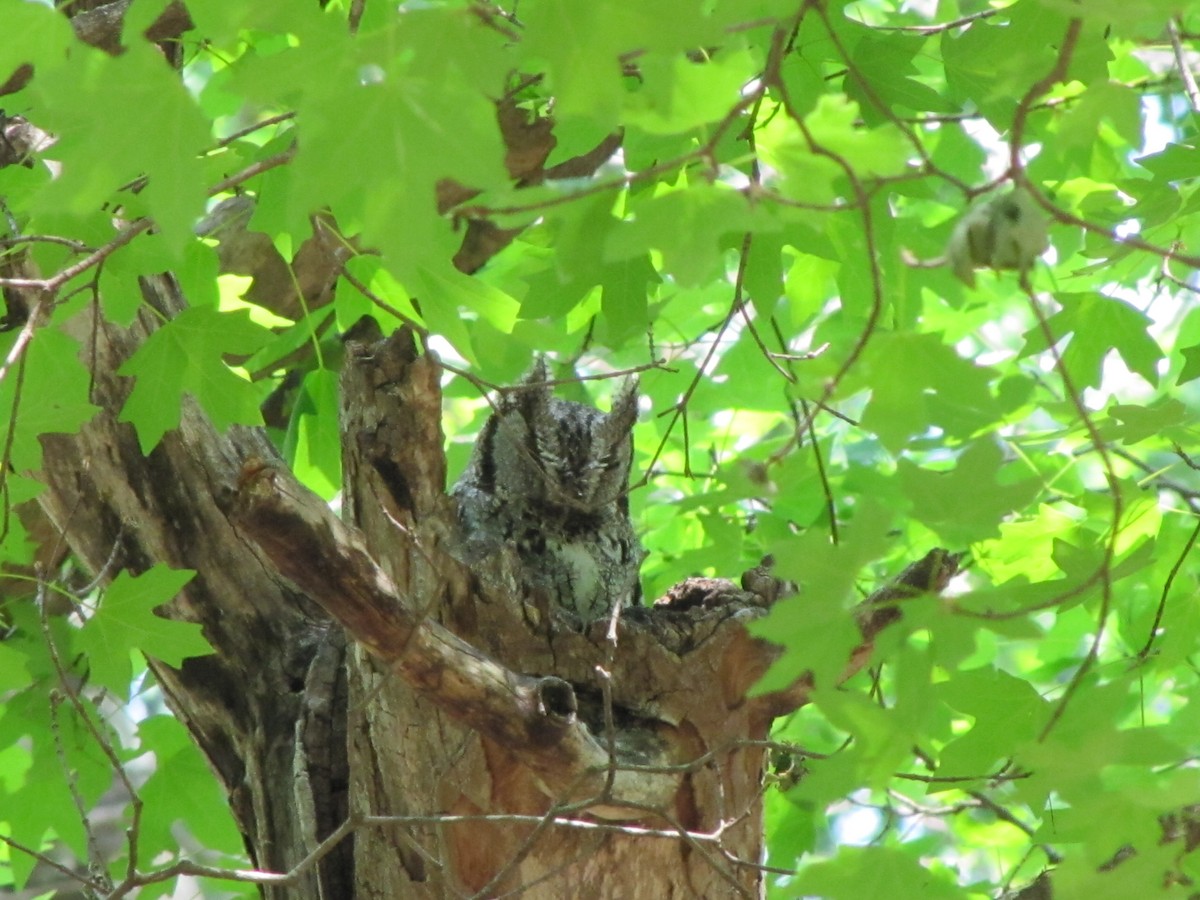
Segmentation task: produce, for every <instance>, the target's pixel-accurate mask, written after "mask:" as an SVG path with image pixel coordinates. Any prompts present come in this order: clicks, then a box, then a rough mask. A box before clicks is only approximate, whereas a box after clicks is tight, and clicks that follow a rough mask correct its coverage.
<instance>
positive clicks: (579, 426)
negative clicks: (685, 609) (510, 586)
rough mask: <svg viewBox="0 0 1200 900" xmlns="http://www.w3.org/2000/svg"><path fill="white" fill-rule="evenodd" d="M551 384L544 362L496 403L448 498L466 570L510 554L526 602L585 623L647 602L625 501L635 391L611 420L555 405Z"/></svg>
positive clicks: (625, 389)
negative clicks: (454, 508)
mask: <svg viewBox="0 0 1200 900" xmlns="http://www.w3.org/2000/svg"><path fill="white" fill-rule="evenodd" d="M546 382H547V376H546V366H545V363H544V362H543V361H541V360H538V362H537V363H536V364H535V365H534V367H533V369H532V371H530V373H529V374H528V375H526V376H525V378H524V379H522V381H521V384H520V386H519V389H517V390H514V391H511V392H508V393H506V394H505V395H504V396H502V397H501V398H500V400H499V401H498V403H497V404H496V411H495V412H494V413H492V416H491V417H490V418H489V419H488V420H487V423H486V424H485V425H484V426H483V430H482V431H481V432H480V434H479V438H478V440H477V441H476V443H475V450H474V453H473V454H472V456H471V462H470V463H469V464H468V466H467V468H466V471H464V472H463V475H462V477H461V478H460V479H459V480H458V483H457V484H456V485H455V486H454V490H453V492H452V495H453V496H454V498H455V499H456V500H457V501H458V505H459V519H460V522H461V525H462V529H463V547H464V555H465V557H466V559H467V561H468V562H470V561H472V560H479V559H482V558H485V557H486V556H488V555H490V554H492V553H495V552H496V551H498V550H500V549H501V548H503V547H511V548H512V549H513V550H515V552H516V555H517V558H518V559H519V561H520V564H521V572H520V578H521V579H522V581H523V582H524V583H523V584H522V585H521V586H520V587H521V588H522V589H523V590H524V591H525V592H526V594H527V596H528V597H529V598H530V599H532V600H535V601H537V600H543V601H548V602H549V603H550V604H552V605H554V606H556V607H558V608H561V609H563V610H565V611H567V612H568V613H569V614H570V617H571V618H573V619H577V620H578V621H580V622H582V623H587V622H590V621H593V620H595V619H599V618H603V617H605V616H607V615H608V614H609V612H610V611H611V609H612V607H613V605H614V604H615V603H620V604H621V605H627V604H630V603H634V602H637V600H639V599H640V597H641V586H640V584H639V581H638V570H639V569H640V567H641V562H642V557H643V553H642V548H641V544H640V543H639V542H638V539H637V535H636V534H634V531H633V524H632V523H631V522H630V521H629V498H628V496H627V489H628V486H629V471H630V467H631V466H632V463H633V431H632V430H633V423H634V421H635V420H636V418H637V382H636V381H635V380H634V379H628V380H626V382H625V383H624V384H623V385H622V386H621V387H620V389H619V390H618V391H617V393H616V395H615V396H614V398H613V405H612V410H611V411H610V412H607V413H604V412H601V411H600V410H598V409H594V408H592V407H590V406H586V405H584V404H582V403H572V402H570V401H567V400H559V399H557V398H556V397H554V396H553V389H552V388H551V386H550V385H549V384H547V383H546Z"/></svg>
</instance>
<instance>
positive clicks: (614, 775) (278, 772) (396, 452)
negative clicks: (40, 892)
mask: <svg viewBox="0 0 1200 900" xmlns="http://www.w3.org/2000/svg"><path fill="white" fill-rule="evenodd" d="M143 293H144V295H145V298H146V300H147V303H148V305H149V306H150V307H152V308H153V309H155V310H157V311H158V312H160V313H162V314H163V315H165V316H171V315H174V314H176V313H177V312H178V311H179V310H180V309H181V308H182V306H183V300H182V298H180V297H179V296H178V291H177V287H176V285H175V284H174V282H173V280H172V279H170V278H169V277H166V276H164V277H159V278H155V279H147V280H145V281H144V282H143ZM156 320H157V318H156V317H155V316H154V315H152V314H151V313H150V312H147V313H146V314H145V315H143V316H142V317H141V319H140V321H139V322H138V323H136V324H135V326H134V327H133V328H132V329H130V330H128V331H126V330H123V329H120V328H117V327H114V326H112V325H111V324H109V323H106V322H103V321H93V320H92V318H91V315H90V314H83V315H80V316H79V317H78V318H77V319H76V320H75V321H74V323H73V328H74V331H75V333H76V335H77V336H78V337H79V338H80V339H81V341H82V342H83V344H84V346H85V355H86V357H87V359H88V362H89V364H91V365H92V367H93V369H94V372H95V395H94V401H95V402H96V403H97V405H98V406H100V407H101V408H102V410H103V411H102V412H101V413H100V414H99V415H97V417H96V419H95V420H94V421H93V422H92V423H90V424H89V425H88V426H87V427H85V428H84V429H83V430H82V432H81V433H80V434H78V435H70V436H66V435H54V436H51V437H47V438H46V440H45V475H46V478H47V480H48V482H49V485H50V489H49V490H48V491H47V492H46V494H45V495H44V496H43V498H42V503H43V506H44V507H45V508H46V510H47V511H48V512H49V514H50V515H51V517H52V519H53V520H54V522H55V523H56V525H57V526H58V527H59V528H60V529H62V531H63V533H65V534H66V535H67V537H68V539H69V540H70V542H71V546H72V548H73V549H74V550H75V552H76V553H77V554H78V555H79V557H80V558H81V559H82V560H83V561H85V563H86V564H87V565H89V566H90V567H91V568H92V569H94V570H95V571H97V572H104V573H106V574H112V573H114V572H115V571H117V570H118V569H122V568H127V569H130V570H132V571H134V572H137V571H142V570H145V569H146V568H148V567H149V566H151V565H153V564H154V563H159V562H164V563H167V564H170V565H172V566H176V567H180V568H191V569H194V570H196V572H197V575H196V578H195V579H194V580H193V581H192V582H191V583H190V584H189V585H188V587H187V588H186V589H185V590H184V591H183V592H182V593H181V595H180V596H179V597H178V598H177V600H176V601H175V602H174V603H173V604H172V606H171V608H170V610H169V614H170V615H172V616H174V617H179V618H183V619H187V620H189V621H195V622H199V623H201V624H202V625H203V627H204V633H205V635H206V637H207V638H208V640H209V641H210V642H211V643H212V644H213V646H214V647H215V648H216V651H217V652H216V653H215V654H214V655H212V656H208V657H202V658H197V659H192V660H188V661H187V662H186V663H185V665H184V666H183V667H182V668H181V669H179V670H175V669H172V668H170V667H168V666H164V665H161V664H155V665H154V670H155V672H156V674H157V676H158V677H159V679H160V681H161V683H162V685H163V687H164V690H165V691H166V693H167V696H168V697H169V699H170V702H171V705H172V707H173V708H174V709H175V711H176V713H177V714H178V715H179V716H180V718H181V719H182V721H183V722H184V723H185V725H186V726H187V727H188V729H189V730H190V731H191V732H192V734H193V735H194V736H195V738H196V740H197V742H198V744H199V745H200V746H201V747H202V749H203V750H204V752H205V753H206V754H207V755H208V757H209V759H210V760H211V762H212V764H213V767H214V769H215V770H216V772H217V773H218V775H219V776H220V778H221V780H222V782H223V783H224V785H225V787H226V788H227V790H228V792H229V798H230V803H231V806H232V808H233V811H234V814H235V816H236V818H237V821H238V823H239V825H240V827H241V829H242V831H243V833H244V835H245V839H246V845H247V848H248V850H249V852H250V854H251V857H252V859H253V861H254V863H255V865H257V866H258V867H260V868H262V869H264V870H270V871H274V872H280V873H287V872H292V871H293V870H294V869H296V867H297V866H298V865H299V864H300V863H301V862H302V861H303V860H304V859H305V857H306V856H308V855H309V854H310V853H312V852H313V851H314V850H315V849H317V847H318V845H320V843H321V842H322V841H323V840H324V839H325V838H327V837H328V836H329V835H330V834H332V833H333V832H334V831H335V830H336V829H338V828H339V826H343V825H344V824H346V823H347V822H348V823H349V824H348V825H346V827H345V828H343V831H344V832H346V833H347V836H346V837H345V838H344V839H342V840H339V841H337V842H336V843H335V844H333V845H332V849H330V848H329V847H324V848H322V853H323V855H321V857H320V859H319V861H318V862H317V863H316V864H315V865H308V864H306V865H305V866H302V867H301V868H300V870H299V871H298V872H293V875H292V877H291V878H289V879H287V880H285V881H283V882H281V883H279V884H274V885H267V886H266V887H265V889H264V890H265V893H266V895H267V896H271V897H318V896H324V897H339V898H352V897H390V898H395V897H443V896H463V895H471V894H477V895H479V896H493V895H496V894H503V893H508V892H513V891H519V892H521V895H522V896H526V897H564V896H578V897H623V896H648V897H649V896H652V897H696V896H706V897H715V896H753V895H756V894H757V893H758V892H759V890H760V884H761V876H760V871H759V869H758V868H757V867H756V865H755V864H756V863H757V862H758V861H759V860H760V859H761V856H762V823H761V804H760V802H759V781H760V772H761V764H762V749H761V747H758V746H755V745H754V744H753V743H748V742H753V741H757V740H759V739H762V738H763V737H765V735H766V730H767V728H768V726H769V723H770V719H771V716H772V714H773V713H775V712H777V711H778V710H777V709H776V708H775V707H774V705H773V703H772V700H771V698H763V699H759V700H756V701H753V702H750V701H747V700H746V699H745V696H744V695H745V691H746V689H747V688H748V687H749V685H750V684H751V683H752V682H753V681H754V679H755V678H756V677H757V676H758V675H759V674H761V672H762V670H763V667H764V666H765V665H766V663H767V662H768V661H769V654H768V652H767V651H766V648H765V647H764V646H762V645H760V644H759V643H757V642H755V641H753V640H752V639H750V638H749V637H748V635H747V634H746V632H745V630H744V627H743V623H744V621H745V620H747V619H748V618H749V617H752V616H753V615H755V614H756V612H755V609H756V606H761V605H762V604H761V600H760V599H759V598H756V597H755V596H754V595H751V594H749V593H745V592H737V591H736V589H734V588H733V587H732V586H731V585H725V586H724V590H725V594H726V595H727V596H726V597H725V601H727V602H721V603H716V604H712V603H709V604H698V605H697V608H695V609H693V610H691V611H674V610H666V611H660V612H654V611H640V612H633V613H628V614H627V615H626V616H625V619H624V620H623V621H622V622H620V623H619V627H618V628H617V629H616V632H615V637H616V640H615V642H614V641H612V640H610V639H609V638H608V637H607V634H606V631H607V629H606V626H607V624H608V623H597V624H596V625H595V626H594V627H593V628H592V629H591V630H590V632H589V633H587V634H580V633H575V632H567V633H564V632H561V631H555V630H553V629H551V628H550V627H549V625H548V620H547V618H546V617H545V615H544V610H538V609H536V608H535V607H534V606H532V605H530V604H529V603H527V602H525V600H524V599H523V598H520V597H517V596H514V594H513V592H512V591H511V590H508V589H506V585H511V584H513V583H515V579H514V577H513V574H512V571H511V569H510V568H509V566H510V565H511V560H506V559H501V560H498V561H496V562H495V563H493V564H490V565H489V568H488V570H487V571H474V572H472V571H468V570H467V569H465V568H464V567H463V566H461V565H460V564H459V563H458V562H457V561H456V560H455V559H454V557H453V556H452V555H451V553H450V552H449V550H450V547H451V543H452V530H453V522H454V510H453V508H452V506H451V501H450V500H449V499H448V498H447V497H446V495H445V493H444V480H445V475H444V469H445V466H444V457H443V454H442V435H441V430H440V419H439V417H440V392H439V389H438V379H439V375H440V369H439V367H438V365H437V363H436V361H435V360H434V359H432V358H431V357H429V356H425V355H420V354H418V353H417V352H416V350H415V349H414V345H413V341H412V339H411V337H409V336H408V335H404V334H400V335H397V336H396V337H394V338H393V339H392V340H389V341H387V342H384V343H379V344H374V345H369V346H368V345H352V347H351V352H350V353H349V354H348V362H347V366H346V371H345V375H344V377H343V390H344V394H345V399H344V416H343V423H342V424H343V442H344V456H345V473H346V476H345V494H344V506H345V514H346V517H347V519H348V520H349V521H350V522H352V523H353V524H352V525H345V524H343V523H341V522H340V521H338V520H337V519H335V518H334V517H333V515H332V514H331V513H330V512H329V510H328V508H327V507H326V505H325V504H323V503H322V502H321V501H320V500H319V499H318V498H316V497H315V496H313V495H311V494H309V493H308V492H307V491H305V490H304V489H303V488H302V487H300V486H299V485H297V484H296V483H295V482H294V481H293V480H292V479H291V476H290V474H289V473H288V472H287V471H286V470H285V469H284V468H283V467H282V466H281V465H280V464H279V463H278V460H277V457H276V454H275V452H274V450H273V448H272V447H271V445H270V444H269V443H268V442H267V440H266V438H265V436H264V435H262V434H261V433H259V432H257V431H254V430H250V429H241V428H234V429H231V431H230V432H229V433H228V434H227V435H224V436H222V435H219V434H217V433H216V431H215V430H214V429H213V427H212V426H211V425H210V423H209V422H208V421H207V420H206V419H205V418H204V416H203V415H202V414H200V413H199V412H198V411H197V410H196V409H194V408H188V409H185V412H184V416H183V421H182V424H181V426H180V428H179V429H178V430H177V431H174V432H172V433H169V434H168V435H167V436H166V437H165V438H164V439H163V441H162V443H161V444H160V445H159V446H158V447H157V448H156V449H155V450H154V451H153V452H152V453H150V455H149V456H148V457H143V456H142V454H141V453H140V451H139V449H138V445H137V440H136V437H135V435H134V433H133V431H132V429H131V428H130V427H129V426H128V425H126V424H122V423H120V422H119V421H118V420H117V415H116V412H115V411H116V410H119V409H120V408H121V405H122V402H123V400H124V398H125V395H126V393H127V390H128V388H129V383H128V380H127V379H124V378H121V377H119V376H117V375H116V374H115V372H116V370H117V368H118V367H119V366H120V364H121V363H122V362H123V361H124V360H125V359H127V358H128V357H129V356H130V354H131V353H132V352H133V351H134V349H136V347H137V346H138V345H139V344H140V342H141V341H142V340H144V339H145V337H146V336H147V334H148V332H149V330H151V329H152V328H153V327H154V326H153V322H154V321H156ZM718 593H719V592H718ZM347 635H349V637H350V638H351V639H352V640H349V641H348V640H347ZM793 702H794V698H792V699H789V700H788V701H787V703H788V705H791V704H792V703H793Z"/></svg>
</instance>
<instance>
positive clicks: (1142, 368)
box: [1022, 294, 1163, 388]
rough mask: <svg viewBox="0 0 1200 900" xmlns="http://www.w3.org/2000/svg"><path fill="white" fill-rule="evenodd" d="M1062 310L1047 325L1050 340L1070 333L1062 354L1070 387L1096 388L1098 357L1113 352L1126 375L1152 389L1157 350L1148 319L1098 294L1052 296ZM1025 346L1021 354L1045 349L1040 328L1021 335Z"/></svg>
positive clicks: (1101, 358)
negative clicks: (1127, 370)
mask: <svg viewBox="0 0 1200 900" xmlns="http://www.w3.org/2000/svg"><path fill="white" fill-rule="evenodd" d="M1054 299H1055V300H1057V301H1058V302H1059V303H1061V304H1062V309H1061V310H1060V311H1059V312H1057V313H1055V314H1054V315H1053V316H1051V317H1050V318H1049V319H1048V320H1047V323H1046V324H1047V326H1048V327H1049V329H1050V332H1051V333H1052V334H1053V335H1054V336H1055V338H1056V339H1061V338H1062V337H1063V336H1064V335H1066V334H1072V338H1071V341H1070V343H1068V344H1067V346H1066V349H1065V350H1063V352H1062V360H1063V365H1065V366H1066V367H1067V371H1068V372H1070V374H1071V377H1072V378H1073V379H1075V382H1076V386H1077V387H1079V388H1084V387H1099V386H1100V380H1101V377H1102V374H1103V373H1102V367H1103V363H1104V357H1106V356H1107V355H1108V353H1109V351H1110V350H1116V351H1117V353H1119V354H1120V356H1121V359H1123V360H1124V361H1125V365H1127V366H1128V367H1129V368H1130V369H1131V370H1132V371H1134V372H1136V373H1137V374H1139V375H1141V376H1142V377H1143V378H1145V379H1146V380H1147V381H1148V382H1150V384H1152V385H1157V384H1158V361H1159V360H1160V359H1161V358H1162V356H1163V352H1162V349H1161V348H1160V347H1159V346H1158V343H1157V342H1156V341H1155V340H1154V338H1152V337H1151V336H1150V335H1149V334H1148V333H1147V329H1148V328H1149V327H1150V317H1149V316H1147V315H1146V314H1145V313H1143V312H1141V311H1140V310H1137V309H1134V308H1133V307H1132V306H1130V305H1129V304H1128V303H1125V302H1124V301H1122V300H1118V299H1116V298H1114V297H1105V296H1103V295H1101V294H1055V296H1054ZM1025 338H1026V341H1027V344H1026V349H1025V352H1024V353H1023V354H1022V355H1029V354H1032V353H1038V352H1041V351H1042V350H1045V349H1046V339H1045V335H1044V334H1043V333H1042V329H1041V328H1040V327H1035V328H1033V329H1030V331H1029V332H1028V333H1027V334H1026V335H1025Z"/></svg>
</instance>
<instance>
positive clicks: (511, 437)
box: [483, 359, 637, 513]
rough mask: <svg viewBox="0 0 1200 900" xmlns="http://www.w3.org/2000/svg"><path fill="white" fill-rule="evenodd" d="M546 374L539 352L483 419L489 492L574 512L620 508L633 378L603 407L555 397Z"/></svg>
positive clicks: (628, 459) (628, 458)
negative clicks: (488, 417) (489, 467)
mask: <svg viewBox="0 0 1200 900" xmlns="http://www.w3.org/2000/svg"><path fill="white" fill-rule="evenodd" d="M548 381H549V378H548V375H547V372H546V364H545V361H544V360H541V359H539V360H538V361H537V362H536V363H535V364H534V366H533V368H532V369H531V370H530V372H529V374H527V375H526V376H525V377H524V378H523V379H522V380H521V382H520V384H519V385H517V387H516V388H514V389H513V390H512V391H511V392H509V393H508V394H506V395H505V396H504V397H503V398H502V399H501V400H500V403H499V404H498V407H497V410H496V413H495V415H494V416H493V417H492V419H491V420H490V421H489V422H488V424H487V426H485V432H486V431H488V430H491V432H492V433H491V434H490V435H488V434H486V433H485V434H484V435H483V439H484V440H483V442H484V443H490V445H491V454H490V455H491V461H492V464H493V471H491V472H489V473H485V475H486V476H490V478H489V480H491V482H492V484H493V485H494V492H495V494H496V495H497V496H499V497H502V498H505V499H521V500H538V501H540V502H544V503H547V504H550V505H552V506H556V507H559V508H562V509H568V510H574V511H578V512H582V513H599V512H602V511H603V510H604V508H605V507H606V506H608V505H609V504H617V507H618V508H619V509H621V510H623V511H624V510H626V509H628V505H629V501H628V497H627V496H626V490H627V488H628V485H629V470H630V468H631V466H632V464H633V424H634V422H635V420H636V419H637V380H636V379H634V378H627V379H626V380H625V381H624V382H623V383H622V385H621V387H620V388H618V390H617V392H616V394H615V395H614V396H613V402H612V409H611V410H609V411H608V412H601V411H600V410H598V409H595V408H593V407H591V406H587V405H585V404H583V403H573V402H571V401H569V400H559V399H558V398H556V397H555V396H554V390H553V388H552V386H551V385H550V384H549V383H548Z"/></svg>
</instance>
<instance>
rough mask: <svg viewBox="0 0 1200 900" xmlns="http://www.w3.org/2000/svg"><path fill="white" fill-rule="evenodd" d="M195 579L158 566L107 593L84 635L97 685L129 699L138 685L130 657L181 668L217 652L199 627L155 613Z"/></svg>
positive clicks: (123, 577) (125, 577)
mask: <svg viewBox="0 0 1200 900" xmlns="http://www.w3.org/2000/svg"><path fill="white" fill-rule="evenodd" d="M194 574H195V573H194V572H192V571H190V570H187V569H170V568H167V567H166V566H162V565H159V566H155V567H154V568H152V569H150V570H149V571H147V572H145V573H143V574H142V575H137V576H134V575H129V574H128V573H125V572H122V573H121V574H119V575H118V576H117V577H116V578H115V579H113V582H112V584H110V585H109V586H108V588H106V589H105V591H104V596H103V598H102V599H101V601H100V607H99V609H97V611H96V613H95V614H94V615H93V616H92V617H91V618H90V619H88V621H87V624H86V625H85V626H84V627H83V630H82V631H81V632H80V633H79V646H80V648H81V649H82V650H84V651H85V652H86V653H87V656H88V664H89V666H90V668H91V676H92V680H94V681H96V682H98V683H100V684H103V685H104V686H105V687H107V688H109V689H110V690H112V691H113V692H115V693H116V694H118V695H120V696H121V697H125V698H128V697H129V686H130V682H131V681H132V680H133V664H132V662H131V660H130V654H131V653H134V652H135V651H140V652H142V653H145V654H147V655H149V656H153V657H154V658H155V659H160V660H162V661H163V662H165V663H167V664H168V665H172V666H178V665H179V664H180V663H182V662H183V661H184V660H185V659H187V658H188V657H191V656H205V655H207V654H209V653H212V652H213V648H212V647H211V646H210V645H209V643H208V641H206V640H205V639H204V637H203V635H202V634H201V633H200V626H199V625H196V624H193V623H190V622H176V621H173V620H171V619H166V618H163V617H162V616H159V615H156V614H155V612H154V610H155V609H156V608H157V607H159V606H162V605H163V604H164V603H167V602H169V601H170V600H171V599H172V598H173V597H174V596H175V595H176V594H178V593H179V591H180V589H182V588H183V586H184V585H185V584H187V583H188V582H189V581H191V579H192V576H193V575H194Z"/></svg>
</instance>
